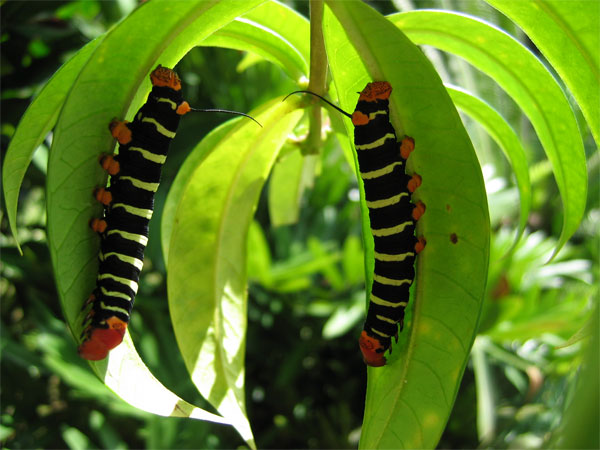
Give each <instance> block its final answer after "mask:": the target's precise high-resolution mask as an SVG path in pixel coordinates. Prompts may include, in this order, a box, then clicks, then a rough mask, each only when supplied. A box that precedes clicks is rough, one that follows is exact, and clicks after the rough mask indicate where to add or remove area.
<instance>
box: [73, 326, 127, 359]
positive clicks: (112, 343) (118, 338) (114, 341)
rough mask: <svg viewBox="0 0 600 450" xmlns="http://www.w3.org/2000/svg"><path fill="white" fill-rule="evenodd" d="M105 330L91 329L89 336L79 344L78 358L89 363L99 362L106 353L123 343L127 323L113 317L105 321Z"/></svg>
mask: <svg viewBox="0 0 600 450" xmlns="http://www.w3.org/2000/svg"><path fill="white" fill-rule="evenodd" d="M106 325H107V327H106V328H102V327H96V328H92V330H91V332H90V334H89V336H88V337H87V338H86V339H85V340H84V341H83V342H82V343H81V345H80V346H79V348H78V350H77V352H78V353H79V356H81V357H82V358H84V359H87V360H90V361H100V360H101V359H104V358H106V357H107V356H108V352H109V351H111V350H112V349H113V348H115V347H116V346H117V345H119V344H120V343H121V342H122V341H123V336H124V335H125V330H126V329H127V323H126V322H123V321H122V320H121V319H119V318H117V317H115V316H113V317H110V318H108V319H107V320H106Z"/></svg>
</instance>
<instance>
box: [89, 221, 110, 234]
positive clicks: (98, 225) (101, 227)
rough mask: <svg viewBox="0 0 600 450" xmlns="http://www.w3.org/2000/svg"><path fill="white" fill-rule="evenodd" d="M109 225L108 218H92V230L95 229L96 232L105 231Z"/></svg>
mask: <svg viewBox="0 0 600 450" xmlns="http://www.w3.org/2000/svg"><path fill="white" fill-rule="evenodd" d="M107 227H108V224H107V223H106V220H104V219H98V218H94V219H92V220H90V228H91V229H92V230H94V231H95V232H96V233H100V234H102V233H104V232H105V231H106V228H107Z"/></svg>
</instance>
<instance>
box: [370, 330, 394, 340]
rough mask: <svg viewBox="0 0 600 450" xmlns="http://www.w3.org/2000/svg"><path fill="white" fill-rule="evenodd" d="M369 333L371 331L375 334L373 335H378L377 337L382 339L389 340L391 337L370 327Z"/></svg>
mask: <svg viewBox="0 0 600 450" xmlns="http://www.w3.org/2000/svg"><path fill="white" fill-rule="evenodd" d="M371 331H372V332H373V333H375V334H378V335H379V336H381V337H384V338H391V337H392V336H390V335H389V334H385V333H382V332H381V331H379V330H376V329H375V328H373V327H371Z"/></svg>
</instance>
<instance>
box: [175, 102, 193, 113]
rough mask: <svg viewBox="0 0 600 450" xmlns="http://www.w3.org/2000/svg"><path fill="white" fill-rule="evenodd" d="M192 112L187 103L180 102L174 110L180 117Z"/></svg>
mask: <svg viewBox="0 0 600 450" xmlns="http://www.w3.org/2000/svg"><path fill="white" fill-rule="evenodd" d="M191 110H192V108H190V104H189V103H188V102H182V103H181V104H180V105H179V106H178V107H177V109H176V110H175V112H176V113H177V114H179V115H180V116H183V115H184V114H187V113H189V112H190V111H191Z"/></svg>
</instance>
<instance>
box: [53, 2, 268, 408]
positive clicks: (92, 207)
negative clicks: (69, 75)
mask: <svg viewBox="0 0 600 450" xmlns="http://www.w3.org/2000/svg"><path fill="white" fill-rule="evenodd" d="M258 3H259V1H254V0H251V1H246V2H236V1H221V2H219V1H206V2H177V3H173V2H170V1H164V0H153V1H152V2H148V3H145V4H143V5H141V6H140V7H139V8H138V9H136V10H135V11H134V12H133V13H132V14H131V15H130V16H128V17H127V18H126V19H125V20H124V21H123V22H121V23H119V24H118V25H117V26H116V27H115V28H113V29H112V30H111V31H110V32H109V33H108V34H107V35H106V36H105V38H104V39H103V40H102V42H101V43H100V44H99V45H98V46H97V48H96V49H95V51H94V52H93V54H92V55H91V56H90V58H89V59H88V61H87V63H86V64H85V66H84V67H83V69H82V70H81V72H80V73H79V75H78V77H77V79H76V81H75V83H74V84H73V86H72V87H71V89H70V92H69V95H68V97H67V100H66V101H65V104H64V106H63V109H62V110H61V114H60V117H59V118H58V121H57V124H56V128H55V135H54V141H53V145H52V149H51V152H50V159H49V163H48V180H47V209H48V242H49V246H50V254H51V257H52V264H53V267H54V272H55V276H56V281H57V287H58V292H59V296H60V300H61V305H62V308H63V311H64V314H65V317H66V319H67V323H68V324H69V327H70V328H71V330H72V331H73V334H74V336H75V337H76V338H78V337H79V335H80V332H81V326H82V317H81V315H80V308H81V306H82V304H83V302H84V301H85V299H86V298H87V297H88V296H89V294H90V292H91V291H92V289H93V287H94V285H95V277H96V273H97V270H98V263H97V255H98V247H99V239H98V237H97V236H96V235H95V234H94V233H93V232H92V231H91V230H90V228H89V227H88V221H89V220H90V218H92V217H94V216H98V215H99V214H100V212H101V207H100V206H99V205H98V204H96V202H95V201H94V200H93V198H92V195H91V193H92V191H93V189H94V188H95V187H96V186H99V185H104V184H105V182H106V175H105V174H103V172H102V170H101V168H100V167H99V165H98V156H99V155H100V154H101V153H103V152H110V151H111V150H112V149H113V147H114V141H113V139H112V137H111V136H110V133H109V132H108V128H107V127H108V123H109V122H110V120H111V119H112V118H113V117H119V118H128V119H131V116H127V115H126V111H127V110H129V109H131V110H136V109H137V108H138V107H139V106H140V104H141V103H142V102H143V101H144V100H145V99H144V97H145V96H146V94H147V92H148V91H149V88H150V83H149V81H148V75H149V73H150V71H151V70H152V69H153V68H154V67H155V66H156V65H157V64H158V63H161V64H163V65H165V66H172V65H173V64H174V63H175V62H176V61H178V60H179V59H180V58H181V57H182V56H183V55H184V54H185V53H187V51H188V50H189V49H190V48H191V47H192V46H193V45H194V43H195V42H197V41H198V40H202V39H203V38H204V37H206V36H207V35H209V34H211V33H212V32H214V31H215V30H217V29H219V28H221V27H222V26H223V25H225V24H226V23H228V22H229V21H231V20H233V19H234V18H235V17H236V16H238V15H241V14H243V13H244V12H246V11H248V10H249V9H251V8H252V7H253V6H255V5H256V4H258ZM184 89H185V88H184ZM150 236H151V237H152V231H151V232H150ZM127 339H129V337H127ZM126 363H127V364H130V363H131V364H132V365H133V366H136V367H137V368H138V369H139V370H137V371H134V370H133V369H131V368H130V369H129V370H127V371H120V372H119V376H117V377H114V376H111V372H110V371H109V369H110V367H113V366H118V367H121V366H122V365H123V364H126ZM91 365H92V367H93V369H94V370H95V371H96V373H97V374H98V375H99V377H100V378H101V379H103V380H104V381H105V383H106V384H107V386H109V387H110V388H111V389H113V390H114V391H115V393H117V395H119V396H120V397H122V398H125V399H127V401H128V402H130V403H132V404H135V406H137V407H140V408H144V407H146V406H145V405H147V404H148V400H149V399H154V400H155V402H161V401H163V400H164V401H166V399H167V398H170V397H169V394H168V391H166V388H165V387H164V386H162V385H161V384H160V383H158V382H155V380H154V377H153V376H152V374H151V373H150V372H149V371H148V370H147V368H146V367H145V366H144V365H143V364H142V363H141V360H140V358H139V356H138V355H137V353H136V351H135V349H134V348H133V346H132V345H124V346H123V348H122V349H120V350H119V351H116V352H115V351H113V352H111V353H110V354H109V356H108V361H106V360H105V361H101V362H95V363H91ZM132 383H138V384H140V385H146V386H148V387H149V388H151V390H146V391H145V392H140V391H137V390H136V391H135V393H136V397H135V398H132V397H131V393H132V391H131V386H132ZM155 402H153V403H155ZM170 405H171V403H166V404H163V405H159V404H154V407H153V409H152V412H154V411H156V410H161V411H165V410H166V409H168V407H169V406H170ZM186 408H188V407H186ZM188 409H189V408H188ZM195 411H198V410H195ZM173 414H180V413H179V412H178V411H175V410H174V411H173ZM197 416H198V414H197V412H193V413H191V415H190V417H197Z"/></svg>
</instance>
